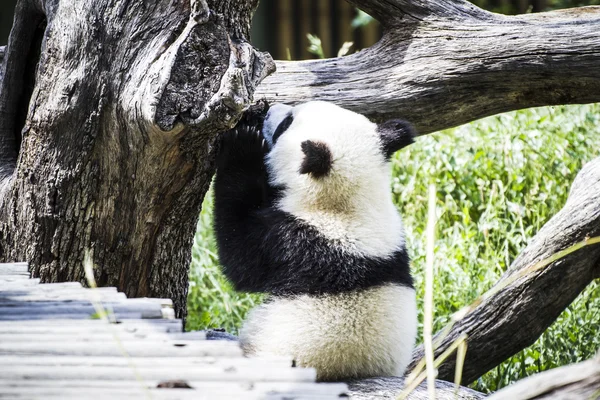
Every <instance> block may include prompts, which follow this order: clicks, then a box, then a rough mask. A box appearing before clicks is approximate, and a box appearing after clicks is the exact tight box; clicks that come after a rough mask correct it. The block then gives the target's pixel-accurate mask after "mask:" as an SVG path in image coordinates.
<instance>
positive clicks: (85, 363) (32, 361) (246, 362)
mask: <svg viewBox="0 0 600 400" xmlns="http://www.w3.org/2000/svg"><path fill="white" fill-rule="evenodd" d="M111 340H112V339H111ZM50 345H51V344H50ZM11 365H20V366H38V367H44V366H46V367H51V366H62V367H85V368H90V367H96V366H98V367H117V368H132V367H143V368H150V367H154V366H160V367H161V368H166V367H169V368H170V369H174V370H177V371H180V370H186V369H189V368H192V367H194V366H212V367H219V368H228V367H235V366H237V365H240V366H244V367H251V366H253V365H254V366H256V367H273V368H289V367H291V365H292V360H291V358H284V357H270V358H247V357H215V356H208V357H131V356H129V357H124V356H116V357H106V356H95V357H86V356H61V357H53V356H27V357H21V356H2V358H1V359H0V368H6V367H7V366H11Z"/></svg>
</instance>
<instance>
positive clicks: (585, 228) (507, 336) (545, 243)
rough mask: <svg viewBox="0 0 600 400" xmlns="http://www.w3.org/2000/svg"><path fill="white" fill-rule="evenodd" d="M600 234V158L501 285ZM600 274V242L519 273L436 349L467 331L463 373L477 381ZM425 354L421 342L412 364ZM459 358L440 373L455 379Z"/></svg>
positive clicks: (532, 337)
mask: <svg viewBox="0 0 600 400" xmlns="http://www.w3.org/2000/svg"><path fill="white" fill-rule="evenodd" d="M595 236H600V158H596V159H595V160H593V161H591V162H589V163H588V164H586V165H585V166H584V167H583V169H582V170H581V171H580V172H579V174H577V177H576V178H575V181H574V182H573V185H572V187H571V192H570V194H569V198H568V200H567V203H566V204H565V206H564V207H563V209H562V210H561V211H560V212H558V213H557V214H556V215H555V216H554V217H552V219H550V221H548V223H546V225H544V227H543V228H542V229H540V231H539V232H538V234H537V235H536V236H535V237H534V238H533V239H532V240H531V241H530V243H529V245H528V246H527V247H526V248H525V250H524V251H523V252H522V253H521V254H520V255H519V257H517V258H516V259H515V261H514V262H513V263H512V265H511V266H510V268H509V269H508V271H507V272H506V273H505V274H504V275H503V276H502V278H501V279H500V281H499V282H498V283H497V285H502V284H503V282H505V281H506V280H508V279H512V278H511V277H512V276H513V275H514V274H516V273H519V272H520V271H523V270H524V269H525V268H527V267H530V266H533V265H535V264H536V263H537V262H540V261H542V260H545V259H547V258H549V257H550V256H552V255H554V254H555V253H558V252H559V251H560V250H563V249H565V248H568V247H570V246H572V245H574V244H575V243H577V242H580V241H583V240H585V239H586V238H590V237H595ZM599 276H600V245H593V246H588V247H585V248H583V249H581V250H580V251H577V252H575V253H573V254H571V255H568V256H566V257H565V258H563V259H560V260H558V261H556V262H554V263H552V264H550V265H548V266H547V267H546V268H544V269H541V270H538V271H535V272H533V273H531V274H529V275H527V276H525V277H522V278H519V279H517V280H516V281H515V282H512V283H511V284H510V285H508V286H507V287H505V288H504V289H502V290H501V291H500V292H498V293H496V294H495V295H494V296H492V297H491V298H489V299H488V300H486V301H483V302H482V303H481V304H479V305H478V306H477V307H476V308H475V309H474V310H473V311H472V312H470V313H469V314H468V315H467V316H466V317H465V318H464V319H463V320H461V321H460V322H458V323H457V324H455V325H454V327H453V328H452V330H451V332H450V334H449V335H448V336H447V337H446V338H445V339H443V340H442V342H441V345H440V347H439V348H438V350H437V351H436V354H438V355H439V354H440V353H441V352H443V351H444V350H446V349H447V348H448V347H449V346H450V345H451V344H452V342H454V341H455V340H456V339H457V338H458V337H459V336H460V335H462V334H467V335H468V339H467V342H468V345H469V351H468V352H467V356H466V360H465V364H464V368H463V375H462V376H463V383H469V382H472V381H473V380H475V379H477V378H478V377H479V376H481V375H482V374H484V373H485V372H486V371H488V370H489V369H491V368H493V367H495V366H496V365H498V364H499V363H501V362H502V361H504V360H505V359H507V358H508V357H510V356H511V355H513V354H515V353H517V352H518V351H520V350H521V349H523V348H525V347H527V346H529V345H531V344H533V343H534V342H535V340H536V339H537V338H538V337H539V336H540V335H541V334H542V333H543V332H544V331H545V330H546V328H547V327H548V326H550V324H551V323H552V322H554V321H555V320H556V318H557V317H558V316H559V315H560V313H561V312H562V311H563V310H564V309H565V308H566V307H567V306H568V305H569V304H571V302H572V301H573V300H574V299H575V298H576V297H577V295H578V294H579V293H581V291H582V290H583V289H584V288H585V287H586V286H587V285H588V284H589V283H590V282H591V281H592V280H593V279H595V278H598V277H599ZM599 334H600V332H599ZM434 341H435V339H434ZM422 356H423V348H422V347H419V348H418V349H417V350H416V351H415V353H414V354H413V363H412V365H411V366H409V370H410V369H411V368H413V367H414V366H415V364H416V363H417V362H418V360H420V359H421V358H422ZM454 363H455V358H454V357H450V358H449V359H448V360H447V361H446V362H445V363H444V364H442V365H441V367H440V368H439V375H438V378H440V379H444V380H453V379H454Z"/></svg>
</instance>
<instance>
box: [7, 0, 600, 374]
mask: <svg viewBox="0 0 600 400" xmlns="http://www.w3.org/2000/svg"><path fill="white" fill-rule="evenodd" d="M351 3H353V4H355V5H356V6H358V7H360V8H362V9H364V10H365V11H367V12H369V13H370V14H372V15H373V16H375V17H376V18H377V19H379V20H380V22H381V23H382V26H383V27H384V31H385V33H384V36H383V38H382V39H381V41H380V42H379V43H377V44H376V45H375V46H373V47H372V48H369V49H366V50H364V51H361V52H359V53H357V54H354V55H351V56H348V57H344V58H336V59H329V60H317V61H302V62H278V63H277V68H278V71H277V73H275V74H273V75H272V76H270V77H268V78H267V79H266V80H265V81H264V82H263V83H262V84H260V85H259V83H260V82H261V81H262V80H263V79H264V78H265V77H266V76H267V75H268V74H269V73H271V72H272V71H273V66H274V64H273V62H272V60H271V58H270V57H269V56H268V55H266V54H263V53H260V52H258V51H256V50H255V49H254V48H252V46H250V45H249V44H248V43H247V38H248V32H249V23H250V18H251V12H252V10H253V9H254V8H255V7H256V5H257V0H173V1H171V2H166V1H158V0H148V1H138V2H130V1H128V0H113V1H111V2H109V1H108V0H95V1H93V2H81V1H77V0H20V2H19V3H18V6H17V10H16V16H15V23H14V27H13V30H12V33H11V37H10V40H9V44H8V47H7V49H6V53H5V54H4V57H3V63H2V68H1V69H0V79H1V80H2V82H1V86H0V115H1V116H2V117H1V119H0V260H5V261H18V260H27V261H29V262H30V265H31V266H32V272H33V274H34V275H35V276H40V277H41V278H42V279H43V280H44V281H62V280H83V279H84V274H83V269H82V260H83V254H84V251H85V250H90V251H91V252H92V253H93V258H94V261H95V263H96V270H95V271H94V273H95V278H96V280H97V282H98V283H99V284H100V285H115V286H118V287H119V288H120V289H121V290H123V291H125V292H126V293H127V294H128V295H129V296H158V297H170V298H172V299H173V300H174V302H175V304H176V307H177V310H178V314H179V315H184V314H185V297H186V294H187V273H188V265H189V259H190V251H191V241H192V238H193V233H194V230H195V226H196V221H197V216H198V213H199V210H200V206H201V202H202V199H203V196H204V194H205V192H206V190H207V188H208V184H209V182H210V179H211V176H212V173H213V169H214V165H213V156H214V143H215V139H216V137H217V135H218V132H220V131H222V130H224V129H226V128H228V127H230V126H232V125H233V124H234V123H235V122H236V120H237V119H238V118H239V117H240V115H241V113H242V111H243V110H244V109H245V108H246V107H247V106H248V105H249V104H250V103H251V102H252V100H253V98H266V99H267V100H269V101H279V102H287V103H299V102H302V101H306V100H312V99H321V100H328V101H333V102H335V103H337V104H340V105H342V106H344V107H347V108H350V109H352V110H355V111H358V112H362V113H364V114H367V115H368V116H369V117H371V118H373V119H374V120H381V119H386V118H391V117H402V118H405V119H408V120H411V121H413V122H414V123H415V125H416V126H417V128H418V130H419V131H420V133H421V134H427V133H430V132H434V131H437V130H440V129H443V128H448V127H452V126H456V125H459V124H462V123H465V122H468V121H471V120H474V119H477V118H481V117H484V116H487V115H492V114H495V113H499V112H504V111H509V110H514V109H519V108H524V107H532V106H541V105H551V104H572V103H589V102H594V101H599V100H600V68H599V67H598V65H600V40H599V39H600V34H599V33H598V30H597V27H598V26H599V23H600V8H595V7H585V8H579V9H573V10H565V11H560V12H550V13H542V14H528V15H518V16H513V17H507V16H501V15H497V14H492V13H489V12H486V11H483V10H481V9H479V8H477V7H475V6H473V5H472V4H471V3H468V2H466V1H464V0H444V1H435V2H434V1H426V0H412V1H410V0H385V1H383V0H352V1H351ZM257 85H259V86H258V87H257ZM255 89H256V92H255ZM599 164H600V161H599V160H596V161H594V162H593V163H590V165H589V166H588V167H586V168H585V169H584V170H583V171H582V172H581V173H580V175H579V177H578V178H577V181H576V182H575V184H574V186H573V189H572V192H571V197H570V198H569V201H568V203H567V205H566V206H565V208H564V209H563V210H562V211H561V212H560V213H559V214H558V215H557V216H555V217H554V218H553V219H552V221H550V222H549V223H548V224H547V225H546V227H544V229H543V230H542V231H541V232H540V233H539V235H538V236H537V237H536V238H534V240H533V241H532V242H531V244H530V245H529V246H528V248H527V249H526V250H525V251H524V252H523V254H522V255H521V256H520V257H519V258H518V259H517V260H516V261H515V263H514V264H513V266H511V268H510V270H509V271H508V272H507V276H509V275H510V274H512V273H514V272H515V271H517V270H520V269H522V268H524V267H526V266H528V265H530V264H531V263H533V262H535V261H536V260H540V259H542V258H544V257H546V256H548V255H550V254H552V253H553V252H555V251H557V250H560V249H564V248H565V247H567V246H569V245H571V244H573V243H575V242H577V241H579V240H582V239H584V238H585V237H588V236H594V235H599V234H600V211H599V206H598V204H600V198H599V197H600V176H599V173H598V170H599V169H600V166H599ZM599 260H600V248H599V247H598V246H595V247H592V246H590V247H589V248H586V249H585V251H581V252H579V253H577V254H575V255H571V256H569V257H567V258H565V259H562V260H560V261H557V262H555V263H553V264H551V265H550V266H548V267H547V268H546V269H544V270H542V271H538V272H537V273H536V274H534V275H532V276H528V277H525V278H522V279H519V280H517V281H516V282H514V283H513V284H511V285H509V286H508V287H507V288H505V289H504V290H502V291H500V292H499V293H498V294H497V295H496V296H494V297H492V298H491V299H489V300H488V301H487V302H485V303H484V304H481V305H480V306H479V307H478V308H477V309H475V310H474V311H473V312H472V313H471V314H469V315H468V316H467V317H466V318H465V319H463V320H462V321H461V322H460V323H459V324H457V325H456V326H455V327H454V329H453V331H452V332H451V334H450V336H449V337H448V338H447V339H446V340H445V341H444V344H443V345H442V348H441V350H443V349H444V348H446V346H447V345H448V343H449V341H451V340H452V338H455V337H456V336H457V335H458V334H460V333H461V332H467V333H468V334H469V348H470V350H469V352H468V353H467V361H466V366H467V369H466V371H465V374H464V381H465V382H467V381H471V380H473V379H475V378H477V377H478V376H480V375H481V374H483V373H485V372H486V371H487V370H489V369H490V368H492V367H494V366H495V365H497V364H498V363H499V362H501V361H502V360H504V359H505V358H507V357H508V356H510V355H512V354H514V353H515V352H517V351H519V350H520V349H522V348H523V347H525V346H527V345H528V344H530V343H532V342H533V341H534V340H535V339H536V338H537V337H538V336H539V334H541V332H543V330H544V329H545V328H546V327H547V326H548V325H549V324H550V323H551V322H552V321H553V320H554V319H555V318H556V317H557V316H558V315H559V313H560V312H561V311H562V310H563V309H564V308H565V307H566V306H567V305H568V304H569V303H570V302H571V301H572V300H573V298H575V296H577V294H578V293H579V292H580V291H581V290H582V289H583V288H584V287H585V286H586V285H587V284H588V283H589V282H590V281H591V280H592V279H594V278H595V277H598V276H599V275H600V274H599V270H600V267H599V264H600V261H599ZM559 273H560V274H562V275H561V277H562V278H561V284H560V285H558V284H557V283H556V277H557V276H558V274H559ZM503 279H505V278H503ZM549 288H552V290H549ZM515 326H519V334H518V335H516V336H515V335H513V333H514V331H515V329H514V327H515ZM509 335H510V336H509ZM441 350H440V351H441ZM419 354H420V353H419V351H417V352H416V353H415V357H418V356H419ZM452 371H453V363H452V361H450V362H447V363H446V364H444V365H443V366H442V368H441V369H440V377H441V378H443V379H451V378H452Z"/></svg>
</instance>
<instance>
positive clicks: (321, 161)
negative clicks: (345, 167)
mask: <svg viewBox="0 0 600 400" xmlns="http://www.w3.org/2000/svg"><path fill="white" fill-rule="evenodd" d="M301 146H302V152H303V153H304V160H303V161H302V165H301V166H300V171H299V172H300V173H301V174H311V175H312V176H313V177H314V178H322V177H324V176H326V175H327V174H329V171H331V167H332V165H333V155H332V154H331V150H329V147H328V146H327V145H326V144H325V143H323V142H314V141H312V140H305V141H304V142H302V144H301Z"/></svg>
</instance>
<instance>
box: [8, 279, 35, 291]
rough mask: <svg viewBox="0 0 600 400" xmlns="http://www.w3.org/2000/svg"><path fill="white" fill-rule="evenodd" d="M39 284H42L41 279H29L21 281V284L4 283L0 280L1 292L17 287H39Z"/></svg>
mask: <svg viewBox="0 0 600 400" xmlns="http://www.w3.org/2000/svg"><path fill="white" fill-rule="evenodd" d="M39 283H40V278H32V279H28V280H26V281H19V282H2V281H1V280H0V290H3V289H5V288H12V287H15V286H18V287H30V286H35V285H39Z"/></svg>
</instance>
